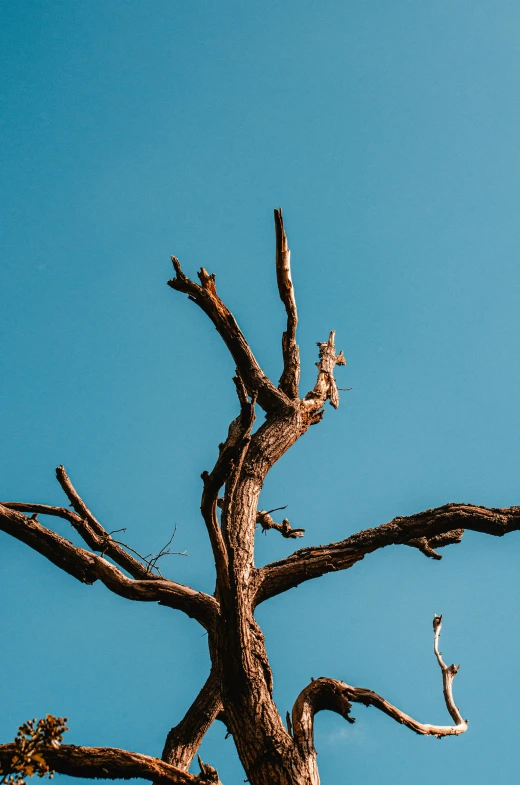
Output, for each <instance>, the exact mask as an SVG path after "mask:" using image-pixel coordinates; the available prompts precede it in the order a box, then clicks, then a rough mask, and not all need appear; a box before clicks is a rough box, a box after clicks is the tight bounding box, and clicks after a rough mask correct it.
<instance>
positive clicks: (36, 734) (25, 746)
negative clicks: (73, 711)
mask: <svg viewBox="0 0 520 785" xmlns="http://www.w3.org/2000/svg"><path fill="white" fill-rule="evenodd" d="M66 722H67V717H53V716H52V714H47V716H46V717H45V719H41V720H36V719H34V720H28V721H27V722H24V724H23V725H20V727H19V728H18V733H17V734H16V738H15V740H14V746H15V752H14V755H13V757H12V759H11V766H10V770H11V771H10V773H9V774H6V775H4V777H3V778H2V780H1V783H2V785H26V781H25V778H26V777H32V776H33V775H34V774H37V775H38V777H44V776H45V775H46V774H47V775H48V776H49V778H51V779H52V777H53V775H54V771H53V770H52V769H51V768H50V766H49V765H48V763H47V761H46V760H45V749H46V748H49V747H53V748H54V749H57V748H58V747H59V746H60V743H61V741H62V739H63V734H64V733H65V731H66V730H68V727H67V726H66V725H65V723H66ZM1 773H2V772H1V771H0V774H1Z"/></svg>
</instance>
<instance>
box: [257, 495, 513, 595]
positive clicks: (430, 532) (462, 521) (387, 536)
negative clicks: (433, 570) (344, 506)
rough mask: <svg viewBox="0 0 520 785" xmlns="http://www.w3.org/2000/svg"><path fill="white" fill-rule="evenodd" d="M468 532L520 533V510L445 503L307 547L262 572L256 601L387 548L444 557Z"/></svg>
mask: <svg viewBox="0 0 520 785" xmlns="http://www.w3.org/2000/svg"><path fill="white" fill-rule="evenodd" d="M464 529H468V530H471V531H476V532H482V533H483V534H491V535H493V536H495V537H502V536H503V535H504V534H508V533H509V532H513V531H518V530H519V529H520V507H508V508H494V507H492V508H487V507H477V506H474V505H471V504H446V505H444V506H443V507H436V508H435V509H432V510H426V511H424V512H420V513H417V514H416V515H410V516H408V517H401V518H394V520H393V521H390V523H385V524H383V525H382V526H378V527H377V528H375V529H365V530H364V531H361V532H358V533H357V534H353V535H352V536H351V537H347V539H345V540H342V541H341V542H332V543H330V544H329V545H321V546H319V547H316V548H302V549H301V550H299V551H296V552H295V553H293V554H292V556H289V557H288V558H286V559H282V560H281V561H277V562H271V564H267V565H266V566H265V567H263V568H262V569H260V570H259V574H258V577H259V584H258V592H257V598H256V603H257V604H258V603H260V602H264V601H265V600H267V599H269V597H274V596H275V595H276V594H280V593H281V592H284V591H287V590H288V589H291V588H292V587H294V586H298V584H300V583H303V582H304V581H308V580H311V579H312V578H319V577H320V576H321V575H325V574H326V573H328V572H336V571H338V570H346V569H348V568H349V567H352V566H353V565H354V564H356V563H357V562H359V561H361V559H363V558H364V557H365V556H366V555H367V554H369V553H373V552H374V551H377V550H379V548H386V546H387V545H412V546H413V547H416V548H419V549H420V550H421V551H422V552H423V553H425V554H426V555H427V556H431V557H433V558H437V559H438V558H440V556H439V554H437V553H436V552H435V551H434V550H433V548H434V547H437V548H439V547H443V546H445V545H449V544H450V543H458V542H460V540H461V537H462V533H463V531H464Z"/></svg>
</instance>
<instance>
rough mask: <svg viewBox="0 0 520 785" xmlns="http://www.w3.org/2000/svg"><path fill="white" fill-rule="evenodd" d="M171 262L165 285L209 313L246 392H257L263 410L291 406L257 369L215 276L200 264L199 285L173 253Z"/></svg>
mask: <svg viewBox="0 0 520 785" xmlns="http://www.w3.org/2000/svg"><path fill="white" fill-rule="evenodd" d="M172 262H173V266H174V268H175V273H176V275H175V278H172V279H171V280H170V281H168V286H171V288H172V289H175V290H176V291H178V292H184V293H185V294H187V295H188V296H189V298H190V300H193V302H195V303H197V305H198V306H199V307H200V308H201V309H202V310H203V311H204V313H206V314H207V315H208V316H209V318H210V319H211V321H212V322H213V324H214V325H215V327H216V329H217V332H218V333H219V335H220V336H221V338H222V339H223V341H224V343H225V344H226V346H227V347H228V349H229V351H230V353H231V356H232V357H233V360H234V361H235V364H236V367H237V369H238V372H239V374H240V376H241V377H242V379H243V380H244V384H245V386H246V388H247V391H248V392H249V394H250V395H254V394H255V393H257V395H258V403H259V404H260V406H261V407H262V409H264V410H265V411H266V412H269V411H273V410H278V409H287V408H288V407H289V406H290V405H291V403H290V401H289V399H288V398H287V396H286V395H285V394H284V393H283V392H282V391H281V390H279V389H278V388H276V387H275V386H274V384H273V383H272V382H271V380H270V379H269V378H268V377H267V376H266V375H265V373H264V372H263V370H262V369H261V368H260V366H259V364H258V362H257V360H256V358H255V356H254V354H253V352H252V351H251V349H250V347H249V344H248V343H247V341H246V339H245V337H244V335H243V333H242V331H241V330H240V328H239V326H238V324H237V322H236V320H235V317H234V316H233V314H232V313H231V311H230V310H229V309H228V308H227V307H226V306H225V305H224V303H223V302H222V300H221V299H220V297H219V296H218V294H217V289H216V287H215V275H214V274H211V275H210V274H209V273H208V272H206V270H205V269H204V268H203V267H201V269H200V271H199V273H198V276H199V280H200V285H199V284H197V283H195V282H194V281H192V280H191V279H190V278H188V276H187V275H185V274H184V272H183V271H182V268H181V264H180V262H179V260H178V259H177V258H176V257H175V256H172Z"/></svg>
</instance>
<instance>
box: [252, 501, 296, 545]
mask: <svg viewBox="0 0 520 785" xmlns="http://www.w3.org/2000/svg"><path fill="white" fill-rule="evenodd" d="M280 509H282V508H280ZM271 512H274V510H258V511H257V513H256V522H257V524H259V526H261V527H262V531H263V532H267V531H269V529H275V530H276V531H278V532H280V534H281V535H282V537H285V538H286V539H296V538H298V537H303V533H304V531H305V529H293V528H291V524H290V523H289V521H288V520H287V518H284V519H283V521H282V522H281V523H275V522H274V521H273V519H272V518H271V515H270V514H269V513H271Z"/></svg>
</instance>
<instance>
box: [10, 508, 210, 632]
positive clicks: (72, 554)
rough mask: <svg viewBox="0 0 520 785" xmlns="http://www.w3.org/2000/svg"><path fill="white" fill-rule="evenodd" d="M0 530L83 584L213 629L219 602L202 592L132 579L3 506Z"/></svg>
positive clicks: (102, 560)
mask: <svg viewBox="0 0 520 785" xmlns="http://www.w3.org/2000/svg"><path fill="white" fill-rule="evenodd" d="M0 531H4V532H6V534H9V535H11V536H12V537H15V538H16V539H17V540H20V541H21V542H23V543H25V544H26V545H29V547H31V548H32V549H33V550H35V551H37V552H38V553H41V554H42V556H45V557H46V558H47V559H49V561H51V562H52V563H53V564H55V565H56V566H57V567H59V568H60V569H62V570H64V571H65V572H67V573H68V574H69V575H72V576H73V577H74V578H76V579H77V580H78V581H81V582H82V583H87V584H92V583H94V582H95V581H97V580H100V581H101V582H102V583H103V584H104V585H105V586H107V588H109V589H110V590H111V591H113V592H114V593H115V594H118V595H119V596H121V597H126V598H127V599H129V600H138V601H141V602H158V603H159V604H160V605H165V606H167V607H170V608H176V609H178V610H182V611H184V613H186V614H188V616H191V617H193V618H194V619H197V621H198V622H200V624H202V625H203V626H204V627H205V628H206V629H208V628H210V627H211V626H212V625H213V623H214V619H215V615H216V614H217V613H218V603H217V601H216V600H215V599H214V598H213V597H210V596H209V595H207V594H204V593H203V592H197V591H195V590H194V589H191V588H190V587H189V586H184V585H183V584H181V583H175V582H174V581H170V580H165V579H162V580H161V579H157V580H153V581H151V580H149V579H147V580H133V579H131V578H127V576H126V575H124V573H122V572H121V571H120V570H119V569H118V568H117V567H115V566H114V565H113V564H111V563H110V562H108V561H106V560H105V559H104V558H102V557H100V556H96V555H95V554H93V553H90V552H89V551H86V550H84V549H83V548H78V547H76V546H75V545H73V544H72V543H71V542H70V541H69V540H67V539H65V537H61V536H60V535H59V534H56V532H53V531H51V529H47V528H46V527H45V526H42V525H41V524H40V523H39V522H38V521H37V520H34V519H33V518H27V517H26V516H25V515H23V514H22V513H21V512H18V511H17V510H13V509H9V508H8V507H5V506H4V505H2V504H0Z"/></svg>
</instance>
